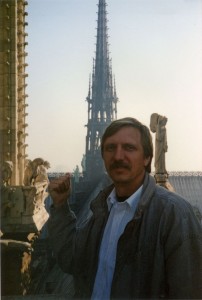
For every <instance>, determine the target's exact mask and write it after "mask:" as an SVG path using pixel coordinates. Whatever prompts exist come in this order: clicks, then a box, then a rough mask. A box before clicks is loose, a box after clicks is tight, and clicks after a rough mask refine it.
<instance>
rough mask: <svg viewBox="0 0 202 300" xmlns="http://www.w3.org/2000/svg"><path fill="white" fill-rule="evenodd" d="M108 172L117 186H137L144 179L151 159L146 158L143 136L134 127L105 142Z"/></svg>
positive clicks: (105, 160)
mask: <svg viewBox="0 0 202 300" xmlns="http://www.w3.org/2000/svg"><path fill="white" fill-rule="evenodd" d="M103 159H104V163H105V167H106V170H107V172H108V174H109V176H110V177H111V179H112V180H113V181H114V183H115V184H116V183H117V184H119V183H120V184H121V183H130V184H132V185H133V184H134V185H135V184H136V182H140V181H142V180H143V178H144V174H145V166H146V165H147V164H148V163H149V161H150V158H145V157H144V151H143V147H142V143H141V134H140V132H139V130H138V129H136V128H133V127H131V126H130V127H123V128H121V129H120V130H119V131H118V132H116V133H115V134H114V135H112V136H110V137H108V138H107V139H106V140H105V142H104V147H103Z"/></svg>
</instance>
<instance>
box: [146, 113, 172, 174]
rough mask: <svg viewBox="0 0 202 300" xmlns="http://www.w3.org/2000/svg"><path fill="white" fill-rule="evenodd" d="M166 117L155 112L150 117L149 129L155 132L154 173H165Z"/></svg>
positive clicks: (166, 147) (166, 148) (166, 146)
mask: <svg viewBox="0 0 202 300" xmlns="http://www.w3.org/2000/svg"><path fill="white" fill-rule="evenodd" d="M167 120H168V119H167V118H166V117H165V116H161V115H159V114H157V113H153V114H152V115H151V119H150V129H151V131H152V132H154V133H156V140H155V162H154V166H155V173H156V174H167V171H166V163H165V152H167V150H168V145H167V134H166V126H165V125H166V123H167Z"/></svg>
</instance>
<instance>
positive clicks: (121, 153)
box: [114, 146, 124, 160]
mask: <svg viewBox="0 0 202 300" xmlns="http://www.w3.org/2000/svg"><path fill="white" fill-rule="evenodd" d="M123 158H124V151H123V149H122V147H121V146H119V147H117V148H116V150H115V152H114V159H115V160H123Z"/></svg>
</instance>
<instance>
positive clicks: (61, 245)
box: [48, 203, 76, 274]
mask: <svg viewBox="0 0 202 300" xmlns="http://www.w3.org/2000/svg"><path fill="white" fill-rule="evenodd" d="M48 233H49V240H50V244H51V247H52V249H53V252H54V254H55V256H56V259H57V262H58V265H59V266H60V268H61V269H62V270H63V271H64V272H66V273H70V274H72V263H73V254H74V248H75V239H76V217H75V215H74V213H73V212H72V211H71V210H70V207H69V204H68V203H65V204H64V205H62V206H60V207H58V208H55V207H54V206H52V207H51V210H50V217H49V220H48Z"/></svg>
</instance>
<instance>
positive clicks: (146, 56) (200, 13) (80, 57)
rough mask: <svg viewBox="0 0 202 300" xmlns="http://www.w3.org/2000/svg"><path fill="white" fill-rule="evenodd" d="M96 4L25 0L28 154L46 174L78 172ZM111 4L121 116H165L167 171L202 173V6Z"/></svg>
mask: <svg viewBox="0 0 202 300" xmlns="http://www.w3.org/2000/svg"><path fill="white" fill-rule="evenodd" d="M97 3H98V0H29V1H28V7H27V11H28V14H29V15H28V17H27V21H28V23H29V24H28V26H27V28H26V31H27V32H28V39H27V40H28V43H29V45H28V46H27V49H26V50H27V51H28V58H27V62H28V64H29V66H28V68H27V72H28V73H29V77H28V80H27V83H28V87H27V92H28V94H29V98H28V103H29V107H28V113H29V115H28V117H27V122H28V124H29V127H28V134H29V136H28V140H27V142H28V144H29V147H28V149H27V151H28V155H29V158H30V159H34V158H36V157H39V156H40V157H43V158H44V159H46V160H48V161H49V162H50V164H51V169H49V171H72V170H73V169H74V168H75V167H76V165H79V168H80V170H81V166H80V163H81V159H82V155H83V154H84V153H85V137H86V133H87V131H86V127H85V125H86V124H87V102H86V101H85V100H86V96H87V94H88V86H89V75H90V73H91V72H92V62H93V58H94V57H95V43H96V26H97ZM107 3H108V6H107V11H108V21H109V22H108V27H109V44H110V45H109V50H110V57H111V58H112V69H113V74H114V75H115V78H116V89H117V96H118V98H119V102H118V118H120V117H125V116H132V117H135V118H137V119H139V120H140V121H141V122H143V123H144V124H146V125H147V126H149V123H150V116H151V114H152V113H154V112H156V113H159V114H161V115H165V116H167V118H168V123H167V126H166V128H167V139H168V152H167V153H166V165H167V170H168V171H202V138H201V132H202V0H107ZM152 135H153V134H152ZM153 137H154V135H153ZM154 138H155V137H154Z"/></svg>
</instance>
